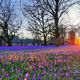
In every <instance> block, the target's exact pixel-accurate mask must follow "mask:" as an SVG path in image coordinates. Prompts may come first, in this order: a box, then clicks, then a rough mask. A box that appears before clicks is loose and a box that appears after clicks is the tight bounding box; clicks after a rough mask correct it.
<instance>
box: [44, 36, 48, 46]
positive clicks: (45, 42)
mask: <svg viewBox="0 0 80 80" xmlns="http://www.w3.org/2000/svg"><path fill="white" fill-rule="evenodd" d="M44 46H47V40H46V36H44Z"/></svg>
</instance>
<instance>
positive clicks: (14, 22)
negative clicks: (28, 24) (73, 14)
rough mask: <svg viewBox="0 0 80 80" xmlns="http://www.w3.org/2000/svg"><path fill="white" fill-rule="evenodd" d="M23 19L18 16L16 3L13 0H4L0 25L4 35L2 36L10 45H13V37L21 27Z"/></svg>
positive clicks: (1, 7) (0, 8)
mask: <svg viewBox="0 0 80 80" xmlns="http://www.w3.org/2000/svg"><path fill="white" fill-rule="evenodd" d="M21 23H22V21H21V20H20V19H18V18H17V15H16V13H15V5H13V3H12V0H3V2H2V3H1V6H0V27H1V28H2V30H3V34H4V36H2V35H1V36H0V38H2V39H3V40H4V41H5V42H6V43H7V44H8V46H11V45H12V42H11V41H12V39H13V38H14V37H15V34H16V33H17V31H18V30H19V28H20V27H21Z"/></svg>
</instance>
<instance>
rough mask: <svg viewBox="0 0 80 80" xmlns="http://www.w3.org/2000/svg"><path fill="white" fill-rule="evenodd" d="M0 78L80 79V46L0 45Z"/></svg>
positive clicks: (11, 79) (13, 79)
mask: <svg viewBox="0 0 80 80" xmlns="http://www.w3.org/2000/svg"><path fill="white" fill-rule="evenodd" d="M0 80H80V46H60V47H55V46H47V47H45V46H43V47H39V46H38V47H37V46H36V47H31V46H30V47H25V46H24V47H18V46H17V47H16V46H14V47H0Z"/></svg>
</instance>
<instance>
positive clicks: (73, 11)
mask: <svg viewBox="0 0 80 80" xmlns="http://www.w3.org/2000/svg"><path fill="white" fill-rule="evenodd" d="M17 1H18V2H19V1H20V0H17ZM25 1H26V2H27V3H28V0H22V2H23V3H25ZM29 1H30V0H29ZM17 5H20V4H17ZM20 16H22V19H23V24H22V28H21V29H20V30H19V31H18V34H20V35H19V36H20V38H32V35H31V33H30V32H29V31H27V30H26V29H27V25H28V23H27V18H24V16H23V15H22V14H20ZM63 23H64V24H66V23H67V24H70V25H77V24H79V23H80V6H79V5H75V6H73V7H71V8H70V9H69V12H68V15H65V16H64V21H63Z"/></svg>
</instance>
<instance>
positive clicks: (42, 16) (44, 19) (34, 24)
mask: <svg viewBox="0 0 80 80" xmlns="http://www.w3.org/2000/svg"><path fill="white" fill-rule="evenodd" d="M25 13H27V14H26V15H28V16H29V18H30V21H29V26H28V30H29V31H31V32H32V33H33V34H34V35H35V36H36V35H37V36H42V38H43V41H44V45H47V36H48V35H49V28H50V27H49V17H48V14H47V13H46V11H45V10H44V9H43V8H42V7H41V5H40V6H39V5H36V4H35V3H33V4H32V5H26V6H25V7H24V14H25Z"/></svg>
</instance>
